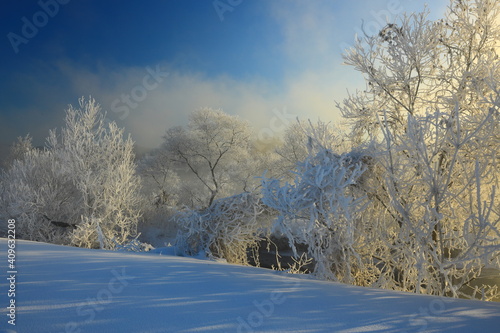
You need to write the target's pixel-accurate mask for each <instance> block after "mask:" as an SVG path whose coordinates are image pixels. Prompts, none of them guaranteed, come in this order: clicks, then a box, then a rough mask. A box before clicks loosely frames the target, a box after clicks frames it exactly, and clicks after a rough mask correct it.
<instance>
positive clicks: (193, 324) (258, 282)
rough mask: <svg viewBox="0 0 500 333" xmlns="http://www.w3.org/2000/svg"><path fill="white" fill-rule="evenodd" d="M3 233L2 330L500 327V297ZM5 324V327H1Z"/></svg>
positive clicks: (53, 332) (420, 329)
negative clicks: (445, 294) (445, 293)
mask: <svg viewBox="0 0 500 333" xmlns="http://www.w3.org/2000/svg"><path fill="white" fill-rule="evenodd" d="M16 250H17V258H16V259H17V262H16V263H17V274H16V286H15V288H16V290H15V291H16V297H15V301H16V303H15V304H16V321H15V323H16V326H12V325H9V324H8V322H7V321H8V320H9V318H8V316H6V314H7V305H8V302H9V299H10V298H9V297H8V295H7V292H8V289H9V284H8V283H6V282H8V281H7V278H6V275H7V271H8V267H7V241H6V240H5V239H0V262H1V265H0V269H1V273H0V277H1V280H0V281H1V284H0V290H1V298H0V302H1V314H2V315H1V317H0V318H1V319H0V328H1V329H0V332H5V331H7V332H9V331H8V330H9V329H10V330H13V331H14V332H18V333H25V332H40V333H43V332H50V333H60V332H107V333H111V332H120V333H123V332H151V333H159V332H424V331H425V332H498V331H499V330H500V304H499V303H486V302H479V301H466V300H452V299H446V298H438V297H429V296H422V295H413V294H406V293H398V292H389V291H383V290H375V289H368V288H358V287H352V286H346V285H342V284H337V283H331V282H324V281H315V280H310V279H304V278H303V279H301V278H298V277H295V276H289V275H284V274H279V273H277V272H273V271H269V270H265V269H259V268H253V267H242V266H235V265H229V264H224V263H217V262H210V261H205V260H197V259H192V258H182V257H175V256H172V255H159V254H152V253H150V254H148V253H144V254H128V253H119V252H109V251H100V250H87V249H78V248H70V247H63V246H56V245H49V244H43V243H35V242H28V241H17V248H16ZM2 329H3V331H2Z"/></svg>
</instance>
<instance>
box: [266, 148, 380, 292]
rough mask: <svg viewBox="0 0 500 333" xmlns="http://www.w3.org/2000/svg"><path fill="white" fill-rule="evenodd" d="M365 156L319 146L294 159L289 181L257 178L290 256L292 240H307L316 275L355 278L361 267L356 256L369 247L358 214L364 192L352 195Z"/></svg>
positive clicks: (331, 277) (353, 281) (349, 280)
mask: <svg viewBox="0 0 500 333" xmlns="http://www.w3.org/2000/svg"><path fill="white" fill-rule="evenodd" d="M366 160H367V157H366V156H364V155H363V153H358V152H351V153H345V154H342V155H337V154H335V153H333V152H332V151H330V150H328V149H325V148H320V149H319V151H318V152H317V153H315V154H313V153H310V155H309V156H308V157H307V158H306V159H305V161H303V162H301V163H299V164H298V165H297V171H296V178H295V180H294V181H293V182H292V183H291V184H290V183H286V184H284V185H281V184H280V182H279V180H277V179H265V178H264V180H263V182H262V193H263V198H262V201H263V203H264V204H265V205H267V206H269V207H271V208H273V209H275V210H276V211H278V212H279V215H278V219H277V225H276V228H278V229H279V231H280V232H281V233H283V234H284V235H285V236H287V238H288V239H289V242H290V247H291V248H292V250H293V251H294V254H295V256H296V257H298V254H297V251H296V248H295V243H304V244H307V245H308V247H309V250H308V251H309V255H310V256H311V257H312V258H313V259H314V260H315V262H316V266H315V270H314V274H315V275H317V276H318V277H320V278H325V279H331V280H335V281H342V282H346V283H355V280H356V279H357V276H358V275H360V274H361V271H362V270H363V268H362V267H363V260H362V257H363V256H364V255H365V252H367V253H368V254H369V251H370V247H369V244H366V243H365V238H364V235H365V230H364V228H365V226H363V225H362V224H361V223H360V221H359V219H358V215H359V213H360V212H361V211H362V208H363V206H362V203H363V199H364V198H363V197H360V198H356V196H355V192H356V190H355V186H356V184H357V181H358V179H359V178H360V177H361V176H362V175H363V173H364V172H365V171H366V169H367V166H366V164H365V161H366ZM358 284H359V283H358Z"/></svg>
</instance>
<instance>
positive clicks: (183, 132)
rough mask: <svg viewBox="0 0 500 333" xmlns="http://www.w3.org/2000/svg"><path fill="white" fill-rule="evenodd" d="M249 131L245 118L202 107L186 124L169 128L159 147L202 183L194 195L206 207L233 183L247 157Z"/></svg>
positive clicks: (249, 146) (224, 192)
mask: <svg viewBox="0 0 500 333" xmlns="http://www.w3.org/2000/svg"><path fill="white" fill-rule="evenodd" d="M250 134H251V132H250V128H249V125H248V124H247V123H246V122H245V121H243V120H240V119H239V118H238V117H236V116H231V115H228V114H226V113H224V112H222V111H221V110H213V109H209V108H205V109H200V110H198V111H195V112H193V113H192V114H191V115H190V117H189V124H188V126H187V127H174V128H171V129H169V130H168V131H167V133H166V135H165V136H164V140H165V142H164V144H163V149H164V150H165V151H166V152H167V154H168V156H169V157H170V158H171V159H172V160H173V161H175V162H176V163H177V164H178V165H180V166H182V167H183V168H185V169H187V170H188V171H189V173H190V174H191V176H194V177H195V179H196V180H197V182H198V183H199V184H201V185H202V191H199V192H201V193H198V194H197V195H196V197H197V198H198V202H199V205H200V206H203V207H208V206H210V205H211V204H212V203H213V201H214V200H215V199H216V198H220V197H224V196H225V195H227V194H228V193H229V192H230V190H232V189H231V187H234V186H235V184H234V182H233V180H234V179H238V177H239V175H241V174H240V170H242V168H245V163H244V162H245V161H246V160H248V159H249V158H250V155H249V151H250V148H251V144H250ZM243 179H245V178H243Z"/></svg>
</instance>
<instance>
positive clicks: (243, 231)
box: [176, 193, 263, 264]
mask: <svg viewBox="0 0 500 333" xmlns="http://www.w3.org/2000/svg"><path fill="white" fill-rule="evenodd" d="M262 212H263V205H262V203H261V202H260V199H259V198H258V197H256V196H255V195H253V194H251V193H241V194H238V195H234V196H231V197H228V198H223V199H217V200H215V201H214V202H213V204H212V205H211V206H210V207H208V208H206V209H203V210H201V211H197V210H187V211H184V212H179V213H178V215H177V216H176V221H177V223H178V226H179V232H178V235H177V239H176V246H177V249H178V251H179V253H180V254H184V255H197V254H200V253H202V254H204V255H206V256H208V257H213V258H224V259H226V260H227V261H228V262H230V263H239V264H246V263H247V250H248V249H249V248H251V247H253V246H256V245H257V242H258V241H259V240H260V237H259V231H260V230H259V227H260V224H259V220H258V217H259V215H260V214H262Z"/></svg>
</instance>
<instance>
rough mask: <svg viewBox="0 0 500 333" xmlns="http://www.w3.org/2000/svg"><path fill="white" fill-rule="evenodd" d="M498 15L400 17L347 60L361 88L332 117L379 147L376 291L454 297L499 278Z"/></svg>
mask: <svg viewBox="0 0 500 333" xmlns="http://www.w3.org/2000/svg"><path fill="white" fill-rule="evenodd" d="M499 14H500V3H498V2H497V1H491V0H477V1H458V0H456V1H455V0H454V1H451V2H450V6H449V9H448V13H447V15H446V17H445V18H444V19H442V20H439V21H435V22H432V21H430V20H428V19H427V12H424V13H419V14H411V15H405V16H403V17H402V18H401V20H400V21H398V22H394V23H389V24H388V25H387V26H386V27H385V28H384V29H382V30H381V31H380V33H379V34H378V35H376V36H365V37H364V38H361V39H358V40H357V42H356V44H355V46H354V48H352V49H351V50H348V51H347V52H346V54H345V60H346V63H347V64H348V65H351V66H353V67H354V68H355V69H356V70H358V71H360V72H361V73H362V74H363V75H364V77H365V79H366V81H367V89H366V90H365V91H363V92H358V93H357V94H356V95H351V96H350V97H349V98H347V99H346V100H345V101H344V103H343V104H341V105H339V107H340V109H341V111H342V113H343V115H344V116H345V117H346V118H347V119H349V120H350V121H351V124H352V126H353V127H352V128H353V131H352V137H353V138H354V139H355V140H356V141H357V142H358V143H363V142H371V143H372V145H374V146H375V147H378V148H377V150H376V151H377V153H376V154H375V155H374V156H375V160H376V161H377V167H376V168H375V170H376V172H374V173H373V177H372V180H371V183H370V186H367V187H366V188H365V189H364V190H365V193H366V195H367V196H368V197H369V198H371V207H369V208H367V216H369V217H370V218H371V219H372V220H373V221H374V223H375V225H377V226H379V225H381V226H383V227H382V228H380V230H382V232H380V235H379V236H380V239H385V244H382V245H381V246H380V248H379V249H378V251H377V253H374V256H376V257H377V258H378V259H379V260H380V263H381V266H383V267H382V270H381V275H380V276H381V277H382V276H384V281H382V280H379V283H381V285H382V286H385V287H388V288H393V289H401V290H407V291H414V292H419V293H428V294H436V295H452V296H455V297H457V296H463V295H462V294H463V291H464V289H465V288H466V286H467V285H468V284H469V283H470V282H471V281H472V280H474V279H475V278H476V277H477V276H479V275H480V274H481V270H482V269H484V268H488V267H494V268H496V269H499V268H500V260H499V256H500V211H499V209H498V207H499V206H498V205H499V200H500V199H499V194H498V190H497V189H498V185H499V178H498V176H499V172H498V161H499V159H498V151H499V148H500V139H499V135H498V133H499V132H500V131H499V106H500V96H499V93H500V90H499V82H500V75H499V74H500V71H499V69H500V63H499V61H498V54H497V53H498V50H499V46H500V45H499V44H500V27H499V25H498V22H499V19H500V17H499ZM367 218H368V217H367ZM383 221H385V224H384V223H382V222H383ZM387 272H391V273H390V274H389V275H388V274H387ZM476 292H478V290H476ZM482 292H483V293H484V295H485V297H484V298H485V299H487V298H488V297H489V296H491V297H492V295H494V293H495V292H496V291H495V286H486V287H485V288H484V289H483V290H482Z"/></svg>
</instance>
